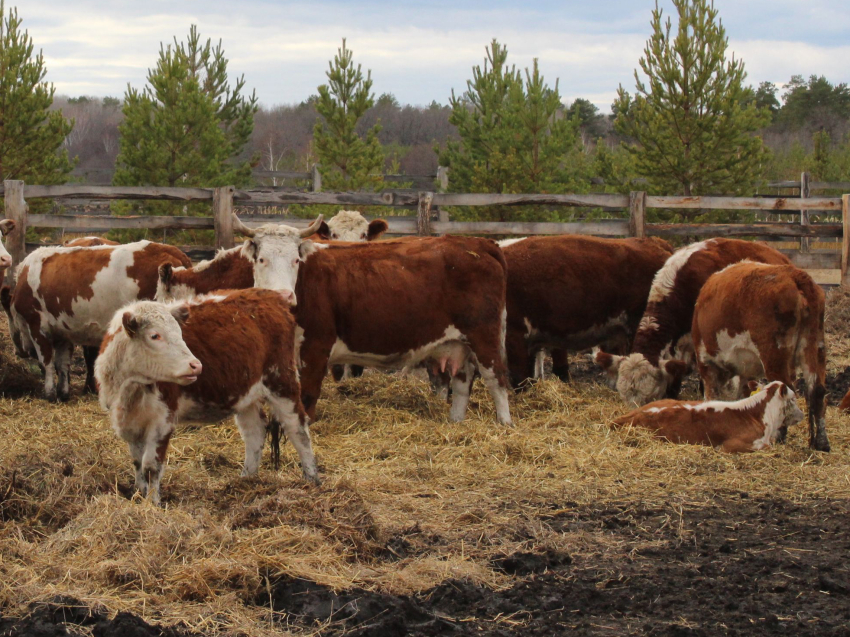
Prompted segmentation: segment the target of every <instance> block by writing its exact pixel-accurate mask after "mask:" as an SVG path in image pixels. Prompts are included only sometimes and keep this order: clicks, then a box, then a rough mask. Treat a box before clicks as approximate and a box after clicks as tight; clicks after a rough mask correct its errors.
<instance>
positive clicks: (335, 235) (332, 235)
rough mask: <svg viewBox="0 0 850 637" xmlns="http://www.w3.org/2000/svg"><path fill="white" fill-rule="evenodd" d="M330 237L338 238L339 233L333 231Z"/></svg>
mask: <svg viewBox="0 0 850 637" xmlns="http://www.w3.org/2000/svg"><path fill="white" fill-rule="evenodd" d="M331 239H339V235H338V234H337V233H336V232H334V233H332V234H331Z"/></svg>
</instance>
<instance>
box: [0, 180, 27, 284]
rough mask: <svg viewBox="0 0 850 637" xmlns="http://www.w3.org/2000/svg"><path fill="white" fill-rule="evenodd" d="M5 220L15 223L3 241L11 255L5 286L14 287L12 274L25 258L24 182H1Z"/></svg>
mask: <svg viewBox="0 0 850 637" xmlns="http://www.w3.org/2000/svg"><path fill="white" fill-rule="evenodd" d="M3 188H4V193H3V197H4V204H5V215H6V219H11V220H12V221H14V222H15V229H14V230H12V231H11V232H10V233H9V234H8V235H6V239H5V241H4V243H5V245H6V250H7V251H8V252H9V254H11V255H12V267H11V268H7V269H6V284H7V285H14V272H15V268H17V267H18V264H19V263H20V262H21V261H23V260H24V258H25V257H26V256H27V243H26V235H27V202H26V201H25V200H24V182H22V181H18V180H7V181H4V182H3Z"/></svg>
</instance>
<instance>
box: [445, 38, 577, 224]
mask: <svg viewBox="0 0 850 637" xmlns="http://www.w3.org/2000/svg"><path fill="white" fill-rule="evenodd" d="M507 57H508V50H507V48H506V47H505V46H503V45H501V44H499V42H497V41H496V40H493V41H492V42H491V43H490V46H489V48H488V49H487V58H486V59H485V61H484V66H483V68H482V67H481V66H475V67H473V69H472V79H471V80H468V81H467V90H466V91H465V92H464V93H463V94H462V95H460V96H457V95H455V93H454V91H452V97H451V100H450V106H451V108H452V113H451V116H450V118H449V121H450V122H451V123H452V124H454V125H455V126H456V127H457V129H458V134H459V136H460V141H449V142H447V144H446V147H445V148H444V149H442V150H440V151H439V159H440V164H441V165H443V166H447V167H449V169H450V170H451V179H450V183H451V188H452V190H454V191H457V192H491V193H535V192H539V193H555V192H566V191H570V192H576V191H580V190H581V189H582V188H583V187H584V184H583V183H582V180H581V179H579V174H580V173H581V172H582V170H583V168H584V166H583V161H582V159H583V158H582V154H581V153H580V152H579V149H578V138H579V135H578V128H579V120H578V118H577V117H575V118H568V117H567V114H566V112H565V109H564V107H563V104H562V102H561V97H560V94H559V93H558V83H557V81H556V82H555V86H554V88H550V87H549V86H548V85H547V84H546V82H545V80H544V78H543V76H542V75H541V74H540V70H539V68H538V62H537V60H536V59H535V60H534V65H533V68H532V69H531V70H529V69H526V70H525V76H524V78H523V74H522V73H521V72H520V71H517V70H516V67H514V66H511V67H508V66H507ZM481 212H482V215H480V216H496V217H498V218H500V219H503V220H505V219H507V218H513V219H516V218H521V217H526V216H529V215H533V213H532V212H530V211H522V212H520V211H516V210H514V211H513V212H512V211H509V210H506V209H504V208H502V209H493V210H490V211H486V210H485V211H481ZM465 214H466V216H469V214H470V213H469V212H466V213H465Z"/></svg>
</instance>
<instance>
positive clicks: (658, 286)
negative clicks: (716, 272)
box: [647, 239, 713, 303]
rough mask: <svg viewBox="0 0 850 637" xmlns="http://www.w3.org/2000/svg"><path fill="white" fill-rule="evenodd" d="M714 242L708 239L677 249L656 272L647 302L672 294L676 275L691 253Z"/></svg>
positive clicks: (660, 299) (659, 299)
mask: <svg viewBox="0 0 850 637" xmlns="http://www.w3.org/2000/svg"><path fill="white" fill-rule="evenodd" d="M712 242H713V240H712V239H709V240H708V241H700V242H698V243H692V244H691V245H689V246H685V247H684V248H680V249H678V250H676V252H674V253H673V254H672V256H671V257H670V258H669V259H667V261H666V262H665V263H664V266H663V267H662V268H661V269H660V270H659V271H658V272H656V274H655V278H653V279H652V287H651V288H650V289H649V298H648V299H647V302H648V303H658V302H659V301H662V300H663V299H664V298H665V297H666V296H667V295H668V294H670V292H671V291H672V290H673V286H674V285H675V284H676V275H677V274H679V270H681V269H682V267H684V265H685V264H686V263H687V262H688V259H690V258H691V255H693V254H694V252H699V251H700V250H704V249H705V248H706V247H707V246H708V245H709V244H710V243H712Z"/></svg>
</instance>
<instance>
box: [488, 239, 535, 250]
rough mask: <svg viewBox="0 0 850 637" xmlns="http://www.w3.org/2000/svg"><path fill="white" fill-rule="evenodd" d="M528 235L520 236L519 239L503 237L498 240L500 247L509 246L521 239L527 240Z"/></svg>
mask: <svg viewBox="0 0 850 637" xmlns="http://www.w3.org/2000/svg"><path fill="white" fill-rule="evenodd" d="M527 238H528V237H519V238H518V239H502V240H501V241H497V242H496V243H498V244H499V247H500V248H503V249H504V248H507V247H508V246H512V245H514V244H515V243H519V242H520V241H525V240H526V239H527Z"/></svg>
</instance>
